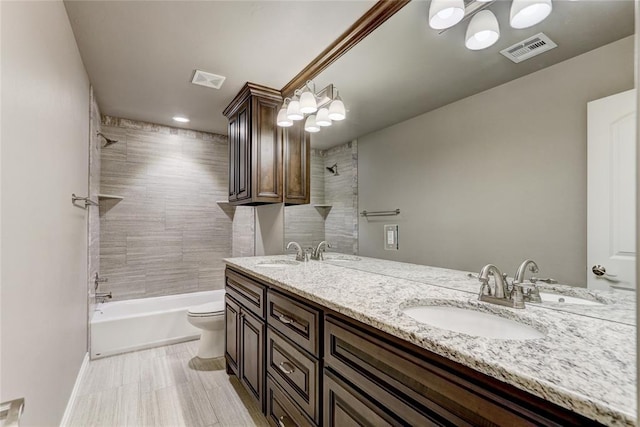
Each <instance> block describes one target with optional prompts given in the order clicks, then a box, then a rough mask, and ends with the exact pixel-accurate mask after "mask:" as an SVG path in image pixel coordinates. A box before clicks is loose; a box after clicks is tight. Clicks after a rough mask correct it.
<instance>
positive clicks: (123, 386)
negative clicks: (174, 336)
mask: <svg viewBox="0 0 640 427" xmlns="http://www.w3.org/2000/svg"><path fill="white" fill-rule="evenodd" d="M198 343H199V341H190V342H186V343H180V344H175V345H170V346H166V347H157V348H153V349H149V350H142V351H136V352H132V353H126V354H122V355H117V356H112V357H107V358H104V359H98V360H95V361H91V362H89V367H88V369H87V371H86V373H85V376H84V378H83V381H82V384H81V386H80V389H79V395H78V397H77V399H76V403H75V406H74V408H73V411H72V415H71V420H70V423H69V425H70V426H73V427H88V426H105V427H106V426H108V427H116V426H118V427H119V426H136V427H138V426H140V427H141V426H161V427H179V426H203V427H205V426H207V427H209V426H216V427H218V426H267V425H268V424H267V420H266V419H265V417H264V416H263V415H262V413H261V412H260V408H258V407H257V405H256V404H255V403H254V402H253V401H252V400H251V399H250V397H249V395H248V394H247V392H246V391H245V390H244V388H243V387H242V385H241V384H240V383H239V381H238V380H237V378H236V377H235V376H229V375H227V373H226V372H225V369H224V359H223V358H219V359H199V358H198V357H197V356H196V351H197V349H198Z"/></svg>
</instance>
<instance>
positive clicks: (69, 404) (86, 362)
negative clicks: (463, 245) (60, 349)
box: [60, 353, 89, 427]
mask: <svg viewBox="0 0 640 427" xmlns="http://www.w3.org/2000/svg"><path fill="white" fill-rule="evenodd" d="M88 366H89V353H85V355H84V359H82V365H81V366H80V370H79V371H78V376H77V377H76V382H75V384H74V385H73V390H71V396H69V401H68V402H67V407H66V408H65V410H64V415H62V421H60V427H66V426H68V425H69V421H70V418H71V411H73V406H74V405H75V403H76V397H77V396H78V391H79V390H80V385H81V384H82V379H83V378H84V374H85V372H86V371H87V367H88Z"/></svg>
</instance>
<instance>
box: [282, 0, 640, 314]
mask: <svg viewBox="0 0 640 427" xmlns="http://www.w3.org/2000/svg"><path fill="white" fill-rule="evenodd" d="M469 3H473V2H468V1H467V4H469ZM429 4H430V3H429V2H423V1H413V2H411V3H409V4H408V5H407V6H405V7H404V8H403V9H402V10H400V11H399V12H398V13H397V14H396V15H394V16H393V17H392V18H391V19H389V20H388V21H387V22H385V23H384V24H383V25H382V26H381V27H380V28H378V29H377V30H376V31H374V32H373V33H372V34H370V35H369V36H368V37H367V38H366V39H364V40H363V41H361V42H360V43H359V44H358V45H357V46H355V47H354V48H353V49H351V50H350V51H349V52H348V53H347V54H345V55H344V56H343V57H341V58H340V59H339V60H338V61H336V62H335V63H334V64H333V65H331V66H330V67H329V68H328V69H327V70H325V71H324V72H322V73H321V75H319V76H318V77H316V78H315V79H314V81H315V83H316V86H317V87H324V86H326V85H328V84H330V83H331V84H334V85H335V86H336V87H337V89H338V90H339V91H340V94H341V96H342V98H343V99H344V102H345V104H346V105H347V109H348V113H347V119H346V120H344V121H341V122H334V124H333V125H332V126H331V127H329V128H323V129H322V130H321V131H320V132H319V133H317V134H313V135H312V140H311V141H312V147H313V148H314V156H312V163H313V173H312V187H313V188H312V205H311V206H308V207H287V208H286V209H285V239H286V241H289V240H296V239H298V240H301V241H303V242H305V244H307V245H312V244H315V243H317V242H318V241H319V240H327V241H329V242H330V243H332V244H334V246H335V248H336V249H335V250H337V251H339V252H343V253H352V254H360V255H362V256H367V257H374V258H381V259H387V260H396V261H404V262H410V263H415V264H421V265H429V266H436V267H445V268H451V269H456V270H463V271H469V272H477V271H479V269H480V268H481V267H482V266H483V265H485V264H488V263H492V264H496V265H498V266H499V267H500V268H501V269H502V270H503V272H504V273H508V274H509V275H513V274H514V273H515V269H516V268H517V267H518V265H519V264H520V263H521V262H522V261H523V260H524V259H526V258H532V259H534V260H536V262H537V263H538V265H539V267H540V273H539V275H541V276H544V277H550V278H553V279H555V280H557V281H558V282H560V283H564V284H568V285H573V286H576V287H583V288H584V287H587V286H588V287H589V288H601V289H618V288H630V287H634V286H635V282H634V280H635V278H631V277H630V278H627V277H622V276H623V275H620V276H613V274H611V275H610V276H609V275H608V274H609V273H607V274H605V275H604V276H597V277H595V275H594V274H593V273H592V272H591V267H592V264H594V265H596V264H602V265H607V266H610V265H609V264H610V263H612V262H613V261H612V260H611V258H625V257H626V259H627V261H628V260H629V259H631V260H633V255H634V253H635V247H634V246H633V240H634V239H633V236H635V231H634V229H633V222H634V219H635V215H634V214H633V212H628V210H627V211H624V212H627V214H625V213H624V212H623V211H621V209H624V208H625V207H630V206H633V202H632V200H633V197H634V194H635V193H634V192H635V186H634V182H633V179H632V178H633V174H631V173H630V168H631V169H632V168H634V167H635V162H634V160H633V159H634V157H632V155H631V153H632V151H633V150H634V149H635V141H634V140H633V136H631V137H624V136H619V135H618V134H616V135H618V136H617V137H619V139H620V142H619V143H618V144H617V145H616V147H617V148H616V149H615V150H613V151H615V153H614V156H613V157H610V156H609V154H610V153H609V152H607V153H604V154H602V153H601V152H599V151H597V150H598V149H597V148H594V147H592V146H591V145H592V144H591V143H588V141H589V140H590V139H589V138H590V136H589V135H590V134H591V133H593V132H599V131H598V129H597V127H598V126H600V127H602V126H609V127H610V128H611V129H613V128H615V129H617V130H616V132H618V131H620V132H623V131H629V129H631V131H630V132H631V133H633V132H634V131H635V121H634V115H633V114H631V115H629V114H627V113H623V114H622V115H621V116H620V117H616V118H613V119H611V118H605V119H604V120H610V121H613V122H614V123H613V125H611V123H608V124H607V123H606V122H605V123H604V124H597V123H596V122H597V120H596V119H597V118H596V119H592V118H591V117H590V115H593V114H595V115H597V114H601V113H598V111H601V112H602V111H605V112H607V111H611V110H612V107H611V105H616V103H617V102H621V103H624V102H628V101H625V100H620V101H618V100H617V98H616V97H611V96H612V95H616V94H621V93H624V92H628V91H630V90H632V89H633V88H634V37H633V34H634V20H633V12H634V4H633V1H630V0H629V1H606V0H602V1H559V0H556V1H554V2H553V10H552V12H551V15H550V16H549V17H548V18H547V19H546V20H544V21H543V22H542V23H540V24H538V25H535V26H534V27H531V28H527V29H518V30H516V29H513V28H511V27H510V25H509V12H510V6H511V2H508V1H496V2H493V3H490V4H489V5H488V6H487V8H486V10H489V11H491V12H493V13H494V14H495V16H496V18H497V21H498V22H499V27H500V38H499V40H498V42H497V43H495V44H494V45H493V46H491V47H489V48H487V49H484V50H479V51H472V50H469V49H467V48H466V47H465V33H466V30H467V26H468V23H469V21H463V22H460V23H459V24H457V25H455V26H454V27H452V28H449V29H447V30H445V31H439V30H434V29H432V28H430V27H429V25H428V9H429ZM540 33H542V34H540ZM534 36H537V37H538V38H539V40H537V41H534V42H533V43H532V44H529V45H528V46H529V47H527V48H523V49H511V56H515V57H517V56H518V55H521V54H523V53H525V51H526V52H529V51H534V50H537V49H539V50H540V51H542V53H539V54H538V55H535V56H531V57H530V58H527V59H524V60H522V61H521V62H518V63H516V62H513V61H512V60H510V59H508V58H507V57H505V55H503V54H501V52H500V51H501V50H503V49H506V48H509V47H511V46H512V45H516V44H518V43H519V42H522V41H525V40H529V39H531V38H532V37H534ZM553 44H556V45H557V47H554V48H552V49H549V50H546V47H549V46H552V45H553ZM530 47H536V49H531V48H530ZM545 50H546V51H545ZM529 55H530V53H527V54H525V57H526V56H529ZM520 59H523V57H521V58H520ZM620 96H622V97H623V98H624V97H625V95H620ZM607 97H611V99H612V100H613V101H612V102H613V104H607V103H606V102H604V101H603V103H602V104H599V103H598V102H592V101H596V100H600V99H603V98H607ZM626 97H627V98H625V99H633V97H634V95H633V94H632V93H631V92H629V93H628V94H627V95H626ZM588 105H589V106H590V107H589V108H588ZM634 105H635V104H634ZM621 108H624V107H621ZM588 109H589V110H590V111H588ZM594 123H595V124H594ZM611 126H613V127H611ZM590 127H591V129H590ZM594 128H596V129H594ZM614 133H615V132H614ZM620 135H622V133H620ZM624 138H627V139H624ZM590 150H591V151H590ZM616 150H617V151H616ZM609 151H611V150H609ZM600 156H609V157H600ZM615 156H617V157H615ZM625 159H626V160H625ZM612 162H613V163H612ZM616 162H617V163H616ZM333 164H337V165H338V174H339V175H338V176H334V175H333V174H332V173H331V171H329V170H328V169H327V167H331V166H333ZM347 165H348V167H347ZM343 173H344V175H343ZM603 174H609V175H611V174H613V175H615V176H616V178H615V179H616V180H618V181H616V182H619V183H620V185H619V186H616V188H613V189H611V188H605V190H604V191H609V190H611V191H612V192H613V193H612V194H601V195H599V198H598V201H597V204H595V205H594V202H595V201H594V200H593V197H591V198H588V192H589V188H588V185H589V186H590V185H592V183H593V182H595V180H598V179H604V178H602V175H603ZM625 174H627V175H626V176H625ZM345 175H346V176H345ZM333 184H335V186H334V187H332V185H333ZM592 190H593V188H592ZM334 191H338V192H340V193H339V194H337V193H336V194H334V193H332V192H334ZM314 196H315V197H314ZM337 200H339V201H340V202H339V203H337V202H334V201H337ZM332 204H333V206H324V207H322V205H332ZM598 204H600V206H598ZM314 205H316V206H314ZM588 205H589V206H588ZM601 207H607V209H610V210H611V212H613V213H612V214H611V215H610V217H615V218H616V220H617V221H619V222H621V224H616V225H615V227H614V226H611V224H609V223H607V224H609V225H607V224H605V225H604V226H603V227H602V228H607V229H608V230H609V231H610V232H611V233H610V235H609V237H608V239H607V238H604V240H603V238H602V237H593V236H592V235H591V236H590V235H589V233H591V232H592V231H593V230H591V229H590V230H589V232H588V226H589V227H591V228H593V227H594V225H593V224H591V223H589V224H588V221H587V218H588V217H590V218H595V217H598V216H602V215H600V213H601V212H602V211H601V210H600V208H601ZM341 209H345V210H344V211H342V210H341ZM395 209H400V212H401V213H400V214H399V215H397V216H388V217H368V218H365V217H363V216H360V215H359V212H360V211H362V210H367V211H393V210H395ZM594 209H595V210H594ZM616 209H617V210H616ZM616 212H617V213H616ZM621 212H623V213H621ZM303 213H304V214H303ZM332 215H334V217H333V218H332V217H331V216H332ZM625 215H626V216H625ZM608 218H609V217H608ZM610 219H611V218H610ZM609 222H610V221H609ZM337 223H340V224H339V226H337V225H336V224H337ZM385 225H398V230H399V240H398V242H399V247H398V250H395V251H390V250H386V249H385V245H384V242H385V237H386V236H385V234H384V226H385ZM336 228H338V229H339V231H336V230H335V229H336ZM616 233H617V234H616ZM629 236H631V237H629ZM611 242H613V243H611ZM589 245H591V246H589ZM598 250H600V252H598ZM600 253H602V254H600ZM593 257H601V258H595V259H592V258H593ZM345 266H346V265H345ZM349 266H351V267H352V268H367V269H372V268H373V269H375V268H376V266H372V265H367V266H366V267H364V266H363V264H360V265H358V264H357V263H355V262H354V263H351V264H349ZM378 267H379V269H380V272H385V274H398V275H400V276H402V275H403V274H407V273H406V272H400V271H397V272H395V273H393V272H392V273H390V272H389V270H388V269H386V268H385V267H384V266H383V265H382V264H378ZM617 268H620V269H623V270H624V269H625V268H627V267H617V266H610V270H615V269H617ZM629 271H630V272H632V269H631V270H629ZM475 291H477V290H474V292H475ZM614 294H615V295H616V296H620V295H623V296H624V292H622V291H613V292H612V295H614ZM629 298H630V299H632V298H633V295H630V296H629ZM629 310H631V311H632V308H630V309H629ZM596 312H597V310H596ZM596 315H597V314H596ZM623 317H624V316H623ZM633 317H634V316H633V313H632V312H631V314H630V316H628V319H627V318H626V317H625V319H627V321H629V322H632V321H633V320H632V319H633Z"/></svg>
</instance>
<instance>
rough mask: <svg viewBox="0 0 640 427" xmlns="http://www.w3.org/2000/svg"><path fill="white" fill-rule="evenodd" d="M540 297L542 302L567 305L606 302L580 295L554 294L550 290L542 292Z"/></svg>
mask: <svg viewBox="0 0 640 427" xmlns="http://www.w3.org/2000/svg"><path fill="white" fill-rule="evenodd" d="M540 298H541V299H542V303H543V304H544V303H555V304H566V305H592V306H603V305H604V304H603V303H601V302H598V301H592V300H588V299H584V298H579V297H570V296H568V295H560V294H553V293H549V292H540Z"/></svg>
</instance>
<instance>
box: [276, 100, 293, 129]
mask: <svg viewBox="0 0 640 427" xmlns="http://www.w3.org/2000/svg"><path fill="white" fill-rule="evenodd" d="M277 123H278V126H280V127H282V128H288V127H289V126H293V120H291V119H290V118H288V117H287V109H286V108H285V107H284V105H283V106H282V108H281V109H280V111H278V119H277Z"/></svg>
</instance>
